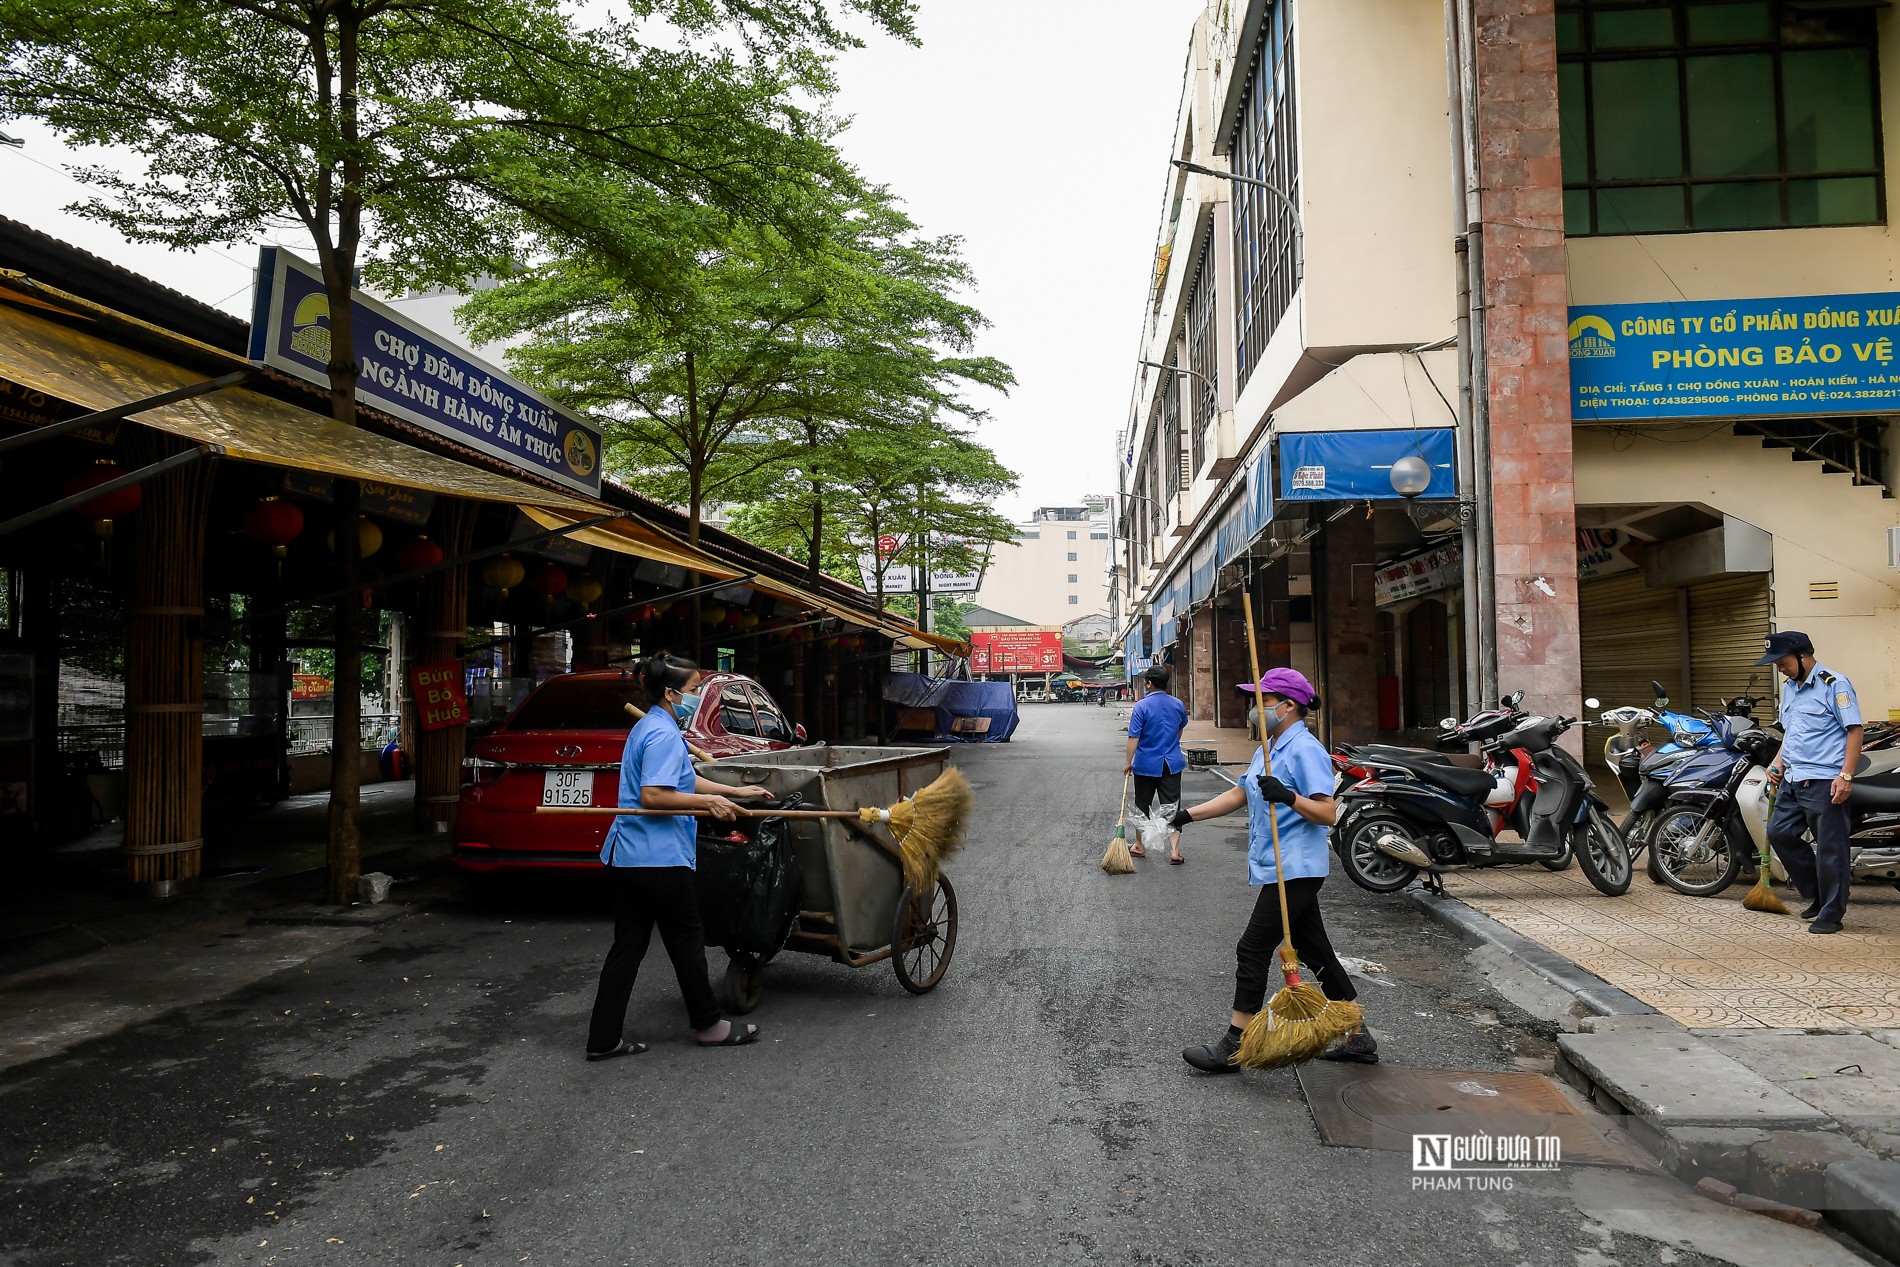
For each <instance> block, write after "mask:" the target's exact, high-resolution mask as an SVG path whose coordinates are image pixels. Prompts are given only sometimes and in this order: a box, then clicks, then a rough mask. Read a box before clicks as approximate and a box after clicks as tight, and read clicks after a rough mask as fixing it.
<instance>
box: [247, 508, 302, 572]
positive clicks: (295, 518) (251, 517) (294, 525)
mask: <svg viewBox="0 0 1900 1267" xmlns="http://www.w3.org/2000/svg"><path fill="white" fill-rule="evenodd" d="M242 527H243V530H244V535H245V536H247V537H249V538H250V539H251V540H253V541H255V542H257V544H259V545H261V546H269V547H270V548H271V551H272V553H274V554H275V555H276V556H277V557H278V558H280V559H281V558H283V557H284V556H285V555H287V554H289V553H290V543H291V542H293V541H295V540H296V539H297V537H298V536H299V535H300V534H301V533H302V532H303V511H301V510H299V509H298V508H297V505H296V503H295V502H287V501H285V500H284V499H283V498H281V497H266V498H265V499H264V500H263V501H261V502H258V503H257V504H256V505H255V506H252V507H251V508H250V509H249V510H247V511H245V512H244V521H243V524H242Z"/></svg>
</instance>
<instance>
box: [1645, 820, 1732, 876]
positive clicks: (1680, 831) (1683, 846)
mask: <svg viewBox="0 0 1900 1267" xmlns="http://www.w3.org/2000/svg"><path fill="white" fill-rule="evenodd" d="M1701 828H1702V815H1701V814H1700V813H1699V812H1697V811H1696V810H1692V809H1684V808H1681V807H1677V806H1664V807H1663V811H1662V813H1661V814H1660V815H1659V816H1658V821H1657V823H1656V830H1655V836H1654V841H1655V843H1654V844H1652V845H1651V846H1650V850H1649V854H1650V858H1651V859H1652V860H1653V861H1654V862H1655V864H1656V868H1657V870H1659V871H1660V872H1661V873H1662V878H1663V883H1664V884H1667V885H1668V886H1669V887H1670V888H1672V889H1674V890H1675V891H1676V892H1678V893H1686V894H1688V895H1689V896H1690V897H1713V896H1715V895H1716V894H1717V893H1720V892H1721V891H1722V890H1723V889H1726V888H1727V887H1728V886H1729V885H1731V884H1733V883H1735V877H1737V876H1739V875H1740V874H1741V873H1742V855H1743V852H1744V851H1743V850H1741V849H1738V848H1736V847H1735V839H1734V837H1733V836H1732V835H1731V834H1730V832H1729V830H1728V827H1727V825H1726V824H1722V823H1717V824H1715V826H1714V828H1713V830H1712V831H1711V832H1710V833H1709V839H1707V840H1705V841H1704V842H1702V844H1701V845H1700V846H1699V847H1698V845H1697V843H1696V835H1697V833H1698V832H1699V831H1700V830H1701Z"/></svg>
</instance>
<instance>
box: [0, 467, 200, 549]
mask: <svg viewBox="0 0 1900 1267" xmlns="http://www.w3.org/2000/svg"><path fill="white" fill-rule="evenodd" d="M223 452H224V450H223V449H221V448H219V447H217V446H216V445H212V446H210V447H208V448H191V449H186V450H185V451H184V452H183V453H174V454H172V456H170V457H168V458H163V459H161V460H159V461H157V462H154V463H152V464H151V465H150V466H141V467H140V468H139V469H138V470H136V471H127V472H126V473H125V474H124V475H121V476H119V477H118V478H117V479H110V480H107V481H106V482H105V483H103V484H95V485H93V486H92V487H91V488H88V489H86V490H85V491H83V492H78V493H74V494H73V495H72V496H70V497H62V498H60V499H59V500H58V501H56V502H48V503H47V504H46V505H44V506H41V507H40V508H39V509H38V510H29V511H27V512H26V513H25V514H24V515H15V516H14V517H13V518H11V519H9V520H7V521H6V522H5V523H0V537H4V536H6V535H7V534H8V533H10V532H18V531H19V530H20V529H22V528H31V527H32V526H33V525H34V524H36V523H40V522H43V521H44V520H48V519H51V518H52V517H53V516H55V515H57V514H59V513H60V512H62V511H66V510H71V509H72V508H73V507H75V506H83V505H85V504H86V503H87V502H90V501H97V500H98V499H99V498H101V497H107V496H110V495H111V494H113V493H116V492H118V491H119V490H120V489H122V488H130V487H132V486H133V485H134V484H143V483H144V482H145V481H146V480H149V479H152V478H154V477H155V476H159V475H163V474H164V473H165V472H167V471H170V470H175V469H176V468H178V467H181V466H189V465H191V463H193V462H196V461H199V460H200V459H202V458H207V457H210V456H211V455H212V454H214V453H223Z"/></svg>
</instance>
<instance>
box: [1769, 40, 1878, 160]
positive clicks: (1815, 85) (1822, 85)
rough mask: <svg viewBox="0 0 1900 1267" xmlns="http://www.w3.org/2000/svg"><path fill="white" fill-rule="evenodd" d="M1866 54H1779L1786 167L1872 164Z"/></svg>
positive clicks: (1870, 83) (1870, 86) (1870, 89)
mask: <svg viewBox="0 0 1900 1267" xmlns="http://www.w3.org/2000/svg"><path fill="white" fill-rule="evenodd" d="M1868 60H1869V53H1868V52H1867V51H1865V50H1862V49H1857V48H1830V49H1812V50H1803V51H1801V52H1798V53H1789V54H1787V55H1786V56H1784V57H1783V58H1782V59H1781V98H1782V110H1783V113H1784V115H1785V116H1786V118H1787V128H1788V170H1789V171H1791V172H1827V171H1844V170H1853V169H1855V168H1861V169H1865V168H1870V167H1872V166H1873V165H1874V99H1873V86H1874V85H1873V74H1872V71H1871V68H1870V67H1869V65H1868Z"/></svg>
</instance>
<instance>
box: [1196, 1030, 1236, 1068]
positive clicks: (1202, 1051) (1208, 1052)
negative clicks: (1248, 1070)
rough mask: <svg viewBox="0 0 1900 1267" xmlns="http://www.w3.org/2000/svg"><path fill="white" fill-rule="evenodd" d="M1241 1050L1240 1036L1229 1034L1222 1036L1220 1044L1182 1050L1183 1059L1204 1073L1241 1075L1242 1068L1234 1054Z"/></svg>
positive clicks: (1208, 1044)
mask: <svg viewBox="0 0 1900 1267" xmlns="http://www.w3.org/2000/svg"><path fill="white" fill-rule="evenodd" d="M1239 1050H1240V1038H1239V1036H1238V1035H1235V1034H1232V1033H1228V1034H1223V1035H1221V1039H1220V1041H1219V1042H1216V1043H1207V1044H1204V1045H1203V1046H1200V1047H1187V1048H1184V1049H1182V1052H1181V1059H1183V1060H1185V1061H1187V1062H1188V1063H1189V1064H1190V1065H1193V1066H1194V1067H1195V1068H1196V1069H1199V1070H1200V1071H1201V1072H1202V1073H1239V1072H1240V1066H1239V1065H1237V1064H1235V1063H1234V1054H1235V1053H1236V1052H1238V1051H1239Z"/></svg>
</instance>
